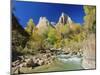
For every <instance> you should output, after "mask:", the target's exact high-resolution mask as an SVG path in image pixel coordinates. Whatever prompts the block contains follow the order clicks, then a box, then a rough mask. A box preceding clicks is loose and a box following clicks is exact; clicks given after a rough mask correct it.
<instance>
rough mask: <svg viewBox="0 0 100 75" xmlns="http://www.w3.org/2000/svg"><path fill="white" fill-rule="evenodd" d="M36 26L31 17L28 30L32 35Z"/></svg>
mask: <svg viewBox="0 0 100 75" xmlns="http://www.w3.org/2000/svg"><path fill="white" fill-rule="evenodd" d="M34 28H35V24H34V22H33V19H32V18H31V19H29V21H28V23H27V26H26V31H27V32H28V33H29V34H30V35H31V34H32V33H33V30H34Z"/></svg>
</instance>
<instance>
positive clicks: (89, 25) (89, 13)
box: [84, 6, 96, 32]
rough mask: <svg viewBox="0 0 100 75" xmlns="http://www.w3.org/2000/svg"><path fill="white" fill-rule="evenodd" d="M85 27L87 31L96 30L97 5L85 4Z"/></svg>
mask: <svg viewBox="0 0 100 75" xmlns="http://www.w3.org/2000/svg"><path fill="white" fill-rule="evenodd" d="M84 12H85V15H86V16H85V17H84V29H85V30H86V31H90V32H91V31H94V30H95V25H96V7H95V6H84Z"/></svg>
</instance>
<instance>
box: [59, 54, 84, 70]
mask: <svg viewBox="0 0 100 75" xmlns="http://www.w3.org/2000/svg"><path fill="white" fill-rule="evenodd" d="M57 59H58V60H59V61H61V62H62V63H63V66H62V69H64V70H81V69H83V68H82V66H81V62H82V57H80V56H77V55H73V56H71V55H70V54H68V55H65V54H60V55H57Z"/></svg>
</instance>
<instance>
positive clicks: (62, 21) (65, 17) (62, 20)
mask: <svg viewBox="0 0 100 75" xmlns="http://www.w3.org/2000/svg"><path fill="white" fill-rule="evenodd" d="M71 23H72V20H71V18H70V17H69V16H68V15H66V14H65V13H62V14H61V16H60V18H59V21H58V24H62V25H65V24H71Z"/></svg>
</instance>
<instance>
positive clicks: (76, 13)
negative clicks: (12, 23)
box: [13, 1, 85, 27]
mask: <svg viewBox="0 0 100 75" xmlns="http://www.w3.org/2000/svg"><path fill="white" fill-rule="evenodd" d="M13 3H14V4H13V7H14V9H15V10H13V13H14V14H15V16H16V17H17V18H18V21H19V23H20V24H21V25H22V26H23V27H25V26H26V25H27V22H28V20H29V19H30V18H32V19H33V21H34V23H35V24H37V23H38V21H39V18H40V17H41V16H45V17H46V18H47V19H48V20H49V21H50V22H55V23H57V22H58V19H59V17H60V15H61V13H62V12H64V13H66V14H67V15H69V16H70V17H71V18H72V20H73V21H74V22H76V23H81V24H82V23H83V22H84V20H83V17H84V16H85V13H84V9H83V6H82V5H70V4H55V3H39V2H24V1H16V2H15V1H14V2H13Z"/></svg>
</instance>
